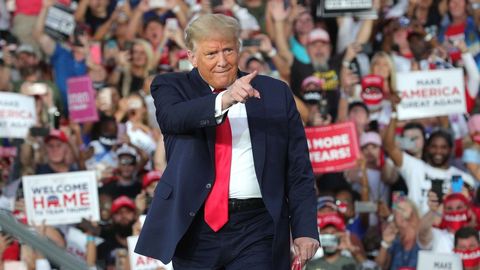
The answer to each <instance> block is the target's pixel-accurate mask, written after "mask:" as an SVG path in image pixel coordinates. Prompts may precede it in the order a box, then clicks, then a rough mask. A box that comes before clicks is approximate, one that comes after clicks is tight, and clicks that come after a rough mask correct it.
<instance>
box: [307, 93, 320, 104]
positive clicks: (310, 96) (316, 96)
mask: <svg viewBox="0 0 480 270" xmlns="http://www.w3.org/2000/svg"><path fill="white" fill-rule="evenodd" d="M321 99H322V91H321V90H313V91H307V92H305V93H304V94H303V100H304V101H305V103H307V104H312V105H313V104H318V103H319V102H320V100H321Z"/></svg>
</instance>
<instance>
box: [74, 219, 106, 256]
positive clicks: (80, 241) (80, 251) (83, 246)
mask: <svg viewBox="0 0 480 270" xmlns="http://www.w3.org/2000/svg"><path fill="white" fill-rule="evenodd" d="M65 240H66V241H67V252H68V253H70V254H72V255H73V256H75V257H77V258H79V259H81V260H86V259H87V235H86V234H85V233H83V232H82V231H81V230H79V229H77V228H75V227H70V228H68V232H67V236H66V237H65ZM101 243H103V239H101V238H98V237H95V245H99V244H101Z"/></svg>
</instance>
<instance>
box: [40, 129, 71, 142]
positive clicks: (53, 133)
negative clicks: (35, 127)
mask: <svg viewBox="0 0 480 270" xmlns="http://www.w3.org/2000/svg"><path fill="white" fill-rule="evenodd" d="M51 139H57V140H60V141H62V142H64V143H68V138H67V135H65V133H64V132H63V131H61V130H59V129H50V133H49V134H48V136H47V137H45V142H48V141H50V140H51Z"/></svg>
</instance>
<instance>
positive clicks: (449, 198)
mask: <svg viewBox="0 0 480 270" xmlns="http://www.w3.org/2000/svg"><path fill="white" fill-rule="evenodd" d="M453 200H459V201H462V202H463V203H464V204H466V205H469V204H470V202H469V201H468V199H467V197H465V195H463V194H462V193H450V194H448V195H447V196H446V197H445V198H444V199H443V205H445V204H446V203H447V202H449V201H453Z"/></svg>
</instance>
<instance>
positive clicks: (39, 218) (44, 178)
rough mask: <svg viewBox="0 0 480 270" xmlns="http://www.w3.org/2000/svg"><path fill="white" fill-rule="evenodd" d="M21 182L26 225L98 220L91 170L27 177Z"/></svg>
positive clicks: (93, 179)
mask: <svg viewBox="0 0 480 270" xmlns="http://www.w3.org/2000/svg"><path fill="white" fill-rule="evenodd" d="M22 181H23V193H24V197H25V210H26V214H27V220H28V222H29V224H42V222H44V221H45V224H46V225H59V224H73V223H79V222H81V220H82V218H86V219H89V220H91V221H99V220H100V211H99V206H98V190H97V181H96V178H95V172H94V171H81V172H70V173H53V174H42V175H31V176H24V177H23V180H22Z"/></svg>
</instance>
